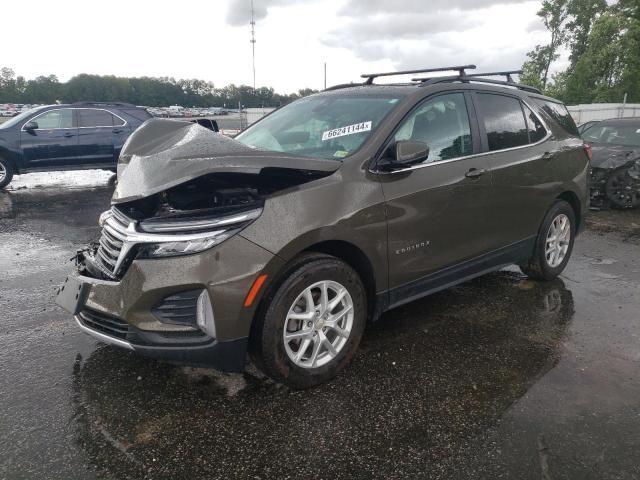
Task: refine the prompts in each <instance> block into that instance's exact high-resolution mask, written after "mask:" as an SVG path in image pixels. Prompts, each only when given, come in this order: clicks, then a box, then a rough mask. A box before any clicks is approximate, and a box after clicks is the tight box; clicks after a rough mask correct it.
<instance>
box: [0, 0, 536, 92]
mask: <svg viewBox="0 0 640 480" xmlns="http://www.w3.org/2000/svg"><path fill="white" fill-rule="evenodd" d="M250 4H251V0H188V1H187V0H183V1H182V2H176V1H166V0H155V1H151V0H126V1H125V0H108V1H107V0H89V1H87V0H30V1H28V2H27V1H22V2H3V5H2V17H3V19H4V20H5V21H3V22H2V23H3V28H2V31H3V34H2V37H3V39H4V40H2V42H1V43H0V67H3V66H4V67H9V68H12V69H13V70H14V71H15V72H16V74H17V75H23V76H24V77H26V78H33V77H35V76H38V75H49V74H54V75H57V76H58V78H59V79H60V80H61V81H66V80H68V79H69V78H71V77H72V76H74V75H76V74H78V73H92V74H100V75H117V76H158V77H159V76H170V77H175V78H199V79H203V80H208V81H211V82H213V83H214V84H215V85H216V86H218V87H222V86H224V85H227V84H230V83H235V84H247V85H251V84H252V82H253V76H252V62H251V43H250V41H249V40H250V25H249V21H250V12H251V8H250ZM539 7H540V1H527V0H393V1H389V0H366V1H365V0H303V1H301V0H298V1H294V0H254V12H255V20H256V40H257V42H256V44H255V47H256V84H257V86H258V87H260V86H271V87H274V88H275V90H276V91H277V92H280V93H290V92H294V91H297V90H298V89H300V88H304V87H309V88H314V89H321V88H322V87H323V83H324V75H323V70H324V63H325V62H326V63H327V83H328V85H333V84H338V83H348V82H350V81H358V78H359V75H360V74H361V73H369V72H377V71H388V70H397V69H414V68H421V67H422V68H428V67H434V66H435V67H439V66H443V65H458V64H469V63H474V64H476V65H477V66H478V71H487V70H490V69H491V70H494V69H499V70H503V69H514V68H515V69H517V68H520V67H521V65H522V63H523V61H524V60H525V59H526V58H525V55H526V52H527V51H529V50H531V49H532V48H533V47H534V46H535V45H536V44H540V43H545V42H547V41H548V34H547V32H546V31H545V29H544V27H543V25H542V23H541V22H540V21H539V19H538V18H537V17H536V11H537V10H538V9H539Z"/></svg>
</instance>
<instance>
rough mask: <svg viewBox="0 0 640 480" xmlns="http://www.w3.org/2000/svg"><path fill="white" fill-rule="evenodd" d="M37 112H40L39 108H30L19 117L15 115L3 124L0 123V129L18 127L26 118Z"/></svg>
mask: <svg viewBox="0 0 640 480" xmlns="http://www.w3.org/2000/svg"><path fill="white" fill-rule="evenodd" d="M38 110H40V108H32V109H31V110H27V111H26V112H22V113H21V114H20V115H16V116H15V117H12V118H11V119H10V120H7V121H6V122H4V123H0V129H3V128H11V127H13V126H14V125H18V124H19V123H22V122H24V121H26V120H27V118H29V116H31V115H33V114H34V113H36V112H37V111H38Z"/></svg>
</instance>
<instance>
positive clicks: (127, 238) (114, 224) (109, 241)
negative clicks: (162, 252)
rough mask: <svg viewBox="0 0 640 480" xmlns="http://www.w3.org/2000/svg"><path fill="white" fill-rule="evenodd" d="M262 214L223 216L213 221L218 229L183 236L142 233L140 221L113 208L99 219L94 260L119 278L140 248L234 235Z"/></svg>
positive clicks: (248, 213) (106, 272)
mask: <svg viewBox="0 0 640 480" xmlns="http://www.w3.org/2000/svg"><path fill="white" fill-rule="evenodd" d="M260 213H262V208H259V209H255V210H253V211H248V212H244V213H243V214H237V215H234V216H229V217H223V218H221V219H219V220H220V222H219V223H216V222H217V221H218V220H216V222H212V225H218V227H217V230H207V231H200V232H195V233H186V232H184V233H183V232H181V231H180V229H178V231H177V232H176V233H148V232H144V231H140V230H139V222H138V221H136V220H134V219H132V218H129V217H127V216H126V215H125V214H124V213H122V212H121V211H119V210H118V209H117V208H116V207H111V209H110V210H108V211H106V212H104V213H103V214H102V215H101V216H100V223H101V225H102V234H101V236H100V240H99V242H98V248H97V249H96V252H95V254H94V255H92V257H93V260H94V263H95V266H96V267H97V268H98V269H99V270H100V271H101V272H102V273H104V274H105V275H106V276H107V277H110V278H112V279H114V280H115V279H117V278H119V276H120V274H121V271H122V270H123V267H124V266H125V264H126V263H127V260H129V258H130V253H131V250H132V249H133V248H134V247H136V246H137V245H143V244H154V243H166V242H189V241H195V240H201V239H206V238H212V237H216V236H218V235H224V234H227V233H229V232H232V233H231V235H232V234H234V233H236V232H237V231H240V229H241V228H243V227H244V226H245V225H246V221H250V220H253V219H255V218H257V217H258V216H259V215H260ZM231 219H233V220H234V221H237V222H238V227H237V228H236V229H234V228H233V224H231V223H230V220H231ZM163 226H164V225H163ZM226 238H228V237H225V238H223V239H222V240H221V241H224V240H225V239H226Z"/></svg>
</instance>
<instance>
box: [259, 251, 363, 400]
mask: <svg viewBox="0 0 640 480" xmlns="http://www.w3.org/2000/svg"><path fill="white" fill-rule="evenodd" d="M281 279H282V280H281V281H280V282H279V283H278V284H275V285H274V286H273V288H272V289H271V291H269V292H268V293H267V296H266V297H265V299H264V301H263V302H262V305H261V308H260V309H259V310H258V314H257V316H256V318H255V320H254V325H253V328H252V332H251V336H250V339H249V353H250V355H251V358H252V360H253V361H254V363H255V364H256V366H257V367H258V368H260V369H261V370H262V371H263V372H264V373H265V374H267V375H268V376H270V377H271V378H273V379H274V380H276V381H277V382H280V383H283V384H285V385H287V386H289V387H291V388H294V389H304V388H310V387H314V386H316V385H320V384H322V383H325V382H328V381H329V380H331V379H332V378H333V377H335V376H336V375H337V374H338V373H339V372H340V371H341V370H343V369H344V368H345V367H346V365H347V364H348V363H349V362H350V361H351V359H352V358H353V356H354V354H355V352H356V351H357V349H358V345H359V344H360V339H361V338H362V333H363V331H364V327H365V323H366V318H367V298H366V293H365V289H364V286H363V284H362V281H361V279H360V277H359V276H358V274H357V273H356V272H355V271H354V270H353V269H352V268H351V267H350V266H349V265H347V264H346V263H344V262H343V261H342V260H339V259H338V258H335V257H332V256H329V255H324V254H315V253H313V254H304V255H302V256H300V257H298V258H297V259H295V260H294V261H293V262H292V264H291V265H290V266H289V267H288V268H287V269H286V271H285V273H284V274H283V275H282V277H281ZM323 286H326V287H327V288H326V291H327V296H326V298H328V300H329V302H328V305H329V307H331V306H332V305H331V302H332V300H335V299H336V298H337V297H338V296H339V295H341V299H339V300H337V303H336V304H335V305H334V306H333V309H332V310H331V311H328V310H326V309H323V308H322V306H321V303H322V301H321V298H322V297H321V291H322V289H323V288H322V287H323ZM342 289H344V292H346V293H344V292H343V291H342ZM306 292H308V293H310V295H311V301H312V302H313V305H311V303H310V302H309V300H308V298H309V296H308V295H306ZM349 306H350V308H351V309H350V310H349ZM318 310H319V311H320V313H319V314H318ZM332 313H333V315H331V314H332ZM341 313H342V315H340V314H341ZM324 314H327V317H326V318H325V317H324ZM291 315H293V316H294V317H296V318H290V316H291ZM303 316H304V317H305V318H304V319H302V317H303ZM332 316H333V318H334V319H336V318H337V320H336V322H337V323H336V325H333V326H332V324H333V323H334V322H332ZM285 324H286V329H287V335H288V337H287V339H285V337H284V335H285ZM336 327H338V328H339V329H340V330H341V334H338V331H339V330H338V328H336ZM289 335H291V337H289ZM327 342H328V343H327ZM329 343H330V344H331V348H332V350H333V351H330V348H329ZM316 347H317V348H318V349H317V350H316ZM301 349H303V351H302V353H300V350H301ZM314 354H315V355H314ZM297 358H299V359H298V360H296V359H297ZM314 358H315V361H314Z"/></svg>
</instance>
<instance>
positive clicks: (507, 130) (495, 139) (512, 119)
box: [477, 93, 529, 152]
mask: <svg viewBox="0 0 640 480" xmlns="http://www.w3.org/2000/svg"><path fill="white" fill-rule="evenodd" d="M477 98H478V103H479V105H478V106H479V108H480V118H481V119H482V121H483V122H484V128H485V131H486V132H487V139H488V141H489V150H490V151H492V152H493V151H495V150H504V149H506V148H513V147H520V146H522V145H527V144H528V143H529V134H528V132H527V125H526V124H525V121H524V115H523V113H522V107H521V103H520V100H518V99H517V98H513V97H506V96H504V95H493V94H490V93H479V94H478V95H477Z"/></svg>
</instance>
